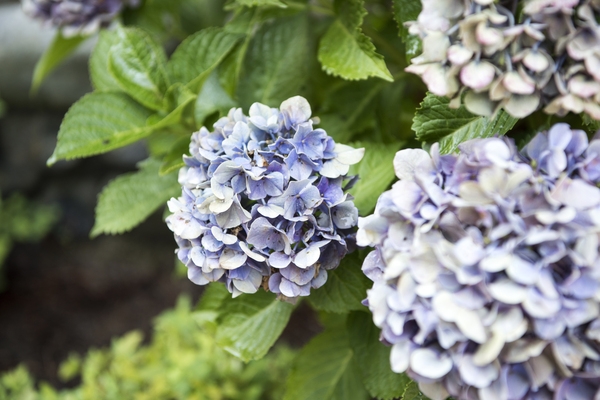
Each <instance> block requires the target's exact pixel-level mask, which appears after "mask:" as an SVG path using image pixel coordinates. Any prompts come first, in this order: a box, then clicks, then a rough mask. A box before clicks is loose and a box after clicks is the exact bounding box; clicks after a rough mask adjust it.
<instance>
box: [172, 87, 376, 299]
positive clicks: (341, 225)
mask: <svg viewBox="0 0 600 400" xmlns="http://www.w3.org/2000/svg"><path fill="white" fill-rule="evenodd" d="M249 114H250V115H249V117H247V116H245V115H244V114H243V113H242V110H241V109H231V111H230V112H229V114H228V115H227V116H226V117H223V118H221V119H219V120H218V121H217V122H216V123H215V124H214V131H213V132H209V131H208V130H207V129H206V128H204V127H203V128H202V129H201V130H200V131H199V132H196V133H194V134H193V135H192V140H191V144H190V154H191V156H184V161H185V164H186V166H185V167H184V168H182V169H181V171H180V174H179V182H180V183H181V185H182V186H183V194H182V197H180V198H179V199H171V200H170V201H169V203H168V205H169V210H170V211H171V212H172V213H173V214H172V215H171V216H169V217H168V218H167V224H168V226H169V228H170V229H171V230H172V231H173V232H174V233H175V239H176V241H177V243H178V245H179V249H178V250H177V255H178V257H179V259H180V260H181V261H182V262H183V263H184V264H185V265H186V266H187V267H188V277H189V278H190V280H192V282H194V283H196V284H198V285H204V284H207V283H209V282H214V281H221V282H225V283H226V284H227V288H228V289H229V291H230V292H231V293H232V294H233V296H234V297H235V296H237V295H239V294H241V293H254V292H256V291H257V290H258V288H259V287H261V285H262V286H263V287H264V288H265V289H268V290H270V291H271V292H274V293H278V294H280V295H283V296H284V297H288V298H294V297H297V296H308V295H309V294H310V289H311V288H313V289H315V288H318V287H320V286H322V285H323V284H325V282H326V280H327V271H328V270H331V269H333V268H335V267H337V266H338V264H339V263H340V260H341V259H342V257H343V256H344V255H345V254H346V253H347V252H348V251H349V245H353V243H354V240H355V234H356V224H357V222H358V210H357V208H356V207H355V206H354V203H353V201H352V197H351V196H350V195H348V194H346V193H345V190H346V189H348V188H349V187H350V185H351V184H352V183H353V181H354V180H353V179H349V178H348V177H347V174H348V170H349V167H350V165H352V164H355V163H357V162H359V161H360V160H361V159H362V157H363V154H364V149H354V148H352V147H350V146H346V145H342V144H336V143H335V142H334V140H333V139H332V138H331V137H330V136H328V135H327V133H326V132H325V131H324V130H323V129H314V128H313V123H316V122H317V121H316V119H314V120H313V119H310V116H311V108H310V105H309V104H308V102H307V101H306V100H305V99H304V98H302V97H300V96H297V97H292V98H290V99H288V100H286V101H284V102H283V103H282V104H281V107H280V109H276V108H270V107H268V106H266V105H263V104H260V103H254V104H253V105H252V106H251V107H250V112H249ZM347 179H348V181H346V180H347Z"/></svg>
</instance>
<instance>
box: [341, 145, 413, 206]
mask: <svg viewBox="0 0 600 400" xmlns="http://www.w3.org/2000/svg"><path fill="white" fill-rule="evenodd" d="M401 145H402V144H401V143H394V144H383V143H372V142H360V143H353V144H352V146H353V147H355V148H360V147H364V148H365V156H364V157H363V159H362V161H361V162H360V163H358V164H357V165H353V166H352V167H351V170H350V174H352V175H358V176H359V177H360V179H359V181H358V182H357V183H356V185H355V186H354V187H353V188H352V189H350V194H352V195H353V196H354V204H355V205H356V207H357V208H358V210H359V211H360V213H361V215H368V214H369V213H371V211H373V209H374V208H375V204H376V203H377V199H378V198H379V195H380V194H381V193H382V192H383V191H385V190H386V189H387V188H388V187H389V185H390V184H391V183H392V181H393V180H394V178H395V174H394V168H393V161H394V156H395V155H396V152H397V151H398V150H400V147H401Z"/></svg>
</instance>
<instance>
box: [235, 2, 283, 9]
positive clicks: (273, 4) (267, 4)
mask: <svg viewBox="0 0 600 400" xmlns="http://www.w3.org/2000/svg"><path fill="white" fill-rule="evenodd" d="M233 4H235V5H238V6H243V7H281V8H286V7H287V5H286V4H285V3H283V2H281V1H280V0H235V1H234V2H233Z"/></svg>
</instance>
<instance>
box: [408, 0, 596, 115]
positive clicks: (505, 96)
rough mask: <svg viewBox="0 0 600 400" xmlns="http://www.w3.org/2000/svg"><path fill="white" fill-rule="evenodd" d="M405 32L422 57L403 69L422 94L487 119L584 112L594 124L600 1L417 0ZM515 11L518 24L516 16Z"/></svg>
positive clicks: (414, 59)
mask: <svg viewBox="0 0 600 400" xmlns="http://www.w3.org/2000/svg"><path fill="white" fill-rule="evenodd" d="M421 2H422V4H423V9H422V12H421V13H420V14H419V17H418V21H415V22H412V23H409V24H410V28H409V32H410V33H412V34H415V35H419V36H420V37H421V38H422V43H423V54H421V55H420V56H419V57H416V58H413V60H412V65H410V66H409V67H408V68H407V69H406V70H407V71H409V72H412V73H415V74H418V75H420V76H421V78H422V79H423V81H424V82H425V84H426V85H427V87H428V88H429V90H430V91H431V92H432V93H434V94H436V95H439V96H447V97H450V98H453V101H452V102H451V105H453V106H454V107H458V106H459V105H460V102H461V95H462V94H463V93H465V96H464V102H465V106H466V107H467V109H468V110H469V111H471V112H473V113H475V114H479V115H486V116H490V115H493V114H494V113H495V112H497V111H498V110H499V109H501V108H503V109H505V110H506V111H507V112H508V113H509V114H511V115H513V116H515V117H518V118H523V117H526V116H527V115H529V114H531V113H532V112H534V111H535V110H537V109H538V108H540V107H544V111H545V112H547V113H549V114H557V115H559V116H564V115H565V114H567V113H568V112H569V111H572V112H574V113H581V112H585V113H587V114H588V115H589V116H591V117H592V118H594V119H600V105H599V103H600V26H599V25H598V21H599V20H600V1H598V0H581V1H580V0H523V1H521V2H519V1H517V0H499V1H492V0H421ZM519 6H522V21H521V22H517V21H516V19H515V10H516V9H517V8H518V7H519Z"/></svg>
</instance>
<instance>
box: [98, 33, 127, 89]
mask: <svg viewBox="0 0 600 400" xmlns="http://www.w3.org/2000/svg"><path fill="white" fill-rule="evenodd" d="M117 43H119V34H118V33H117V32H116V31H109V30H105V29H103V30H102V31H100V35H99V36H98V42H97V43H96V46H94V50H93V51H92V55H91V56H90V80H91V81H92V86H93V87H94V89H96V90H100V91H120V90H121V86H119V84H118V83H117V81H116V80H115V78H113V76H112V75H111V73H110V71H109V70H108V54H109V53H110V49H111V47H112V46H114V45H115V44H117Z"/></svg>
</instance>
